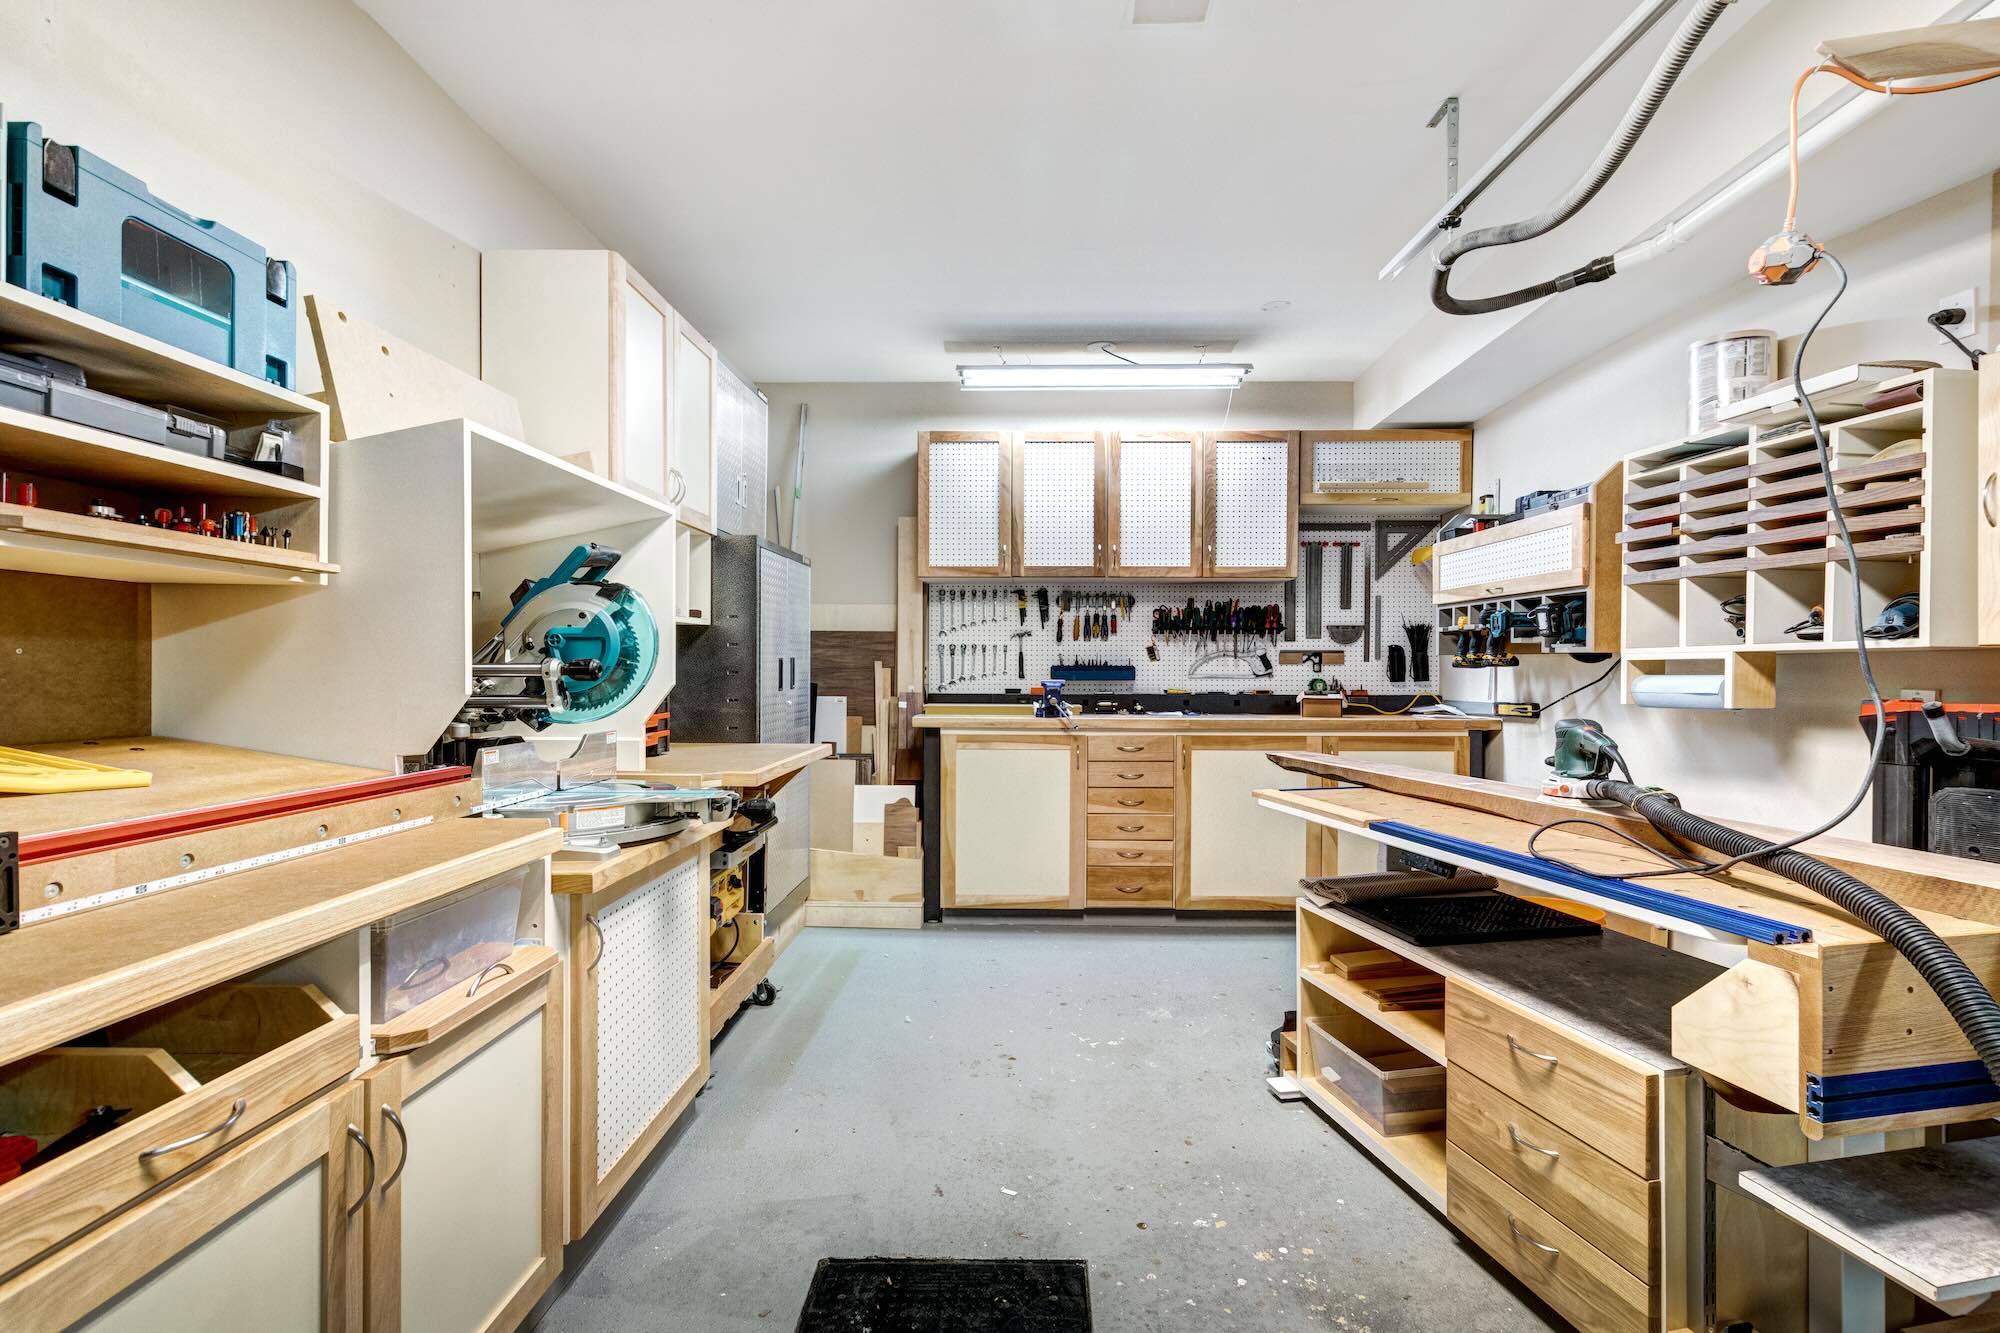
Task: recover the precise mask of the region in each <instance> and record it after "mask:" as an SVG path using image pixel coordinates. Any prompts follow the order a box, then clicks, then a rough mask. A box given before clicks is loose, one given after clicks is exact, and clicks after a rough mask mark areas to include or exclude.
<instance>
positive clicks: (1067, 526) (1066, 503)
mask: <svg viewBox="0 0 2000 1333" xmlns="http://www.w3.org/2000/svg"><path fill="white" fill-rule="evenodd" d="M1104 528H1105V515H1104V437H1103V436H1101V435H1094V434H1091V433H1090V432H1088V431H1070V432H1067V433H1062V434H1048V433H1029V434H1026V435H1023V436H1022V437H1021V438H1020V439H1019V440H1017V441H1016V442H1015V444H1014V530H1015V531H1016V532H1017V533H1019V534H1020V547H1021V557H1020V562H1019V564H1018V565H1017V566H1016V569H1017V571H1018V572H1019V573H1021V574H1024V575H1030V576H1033V575H1047V576H1055V575H1071V576H1075V575H1091V574H1101V573H1103V572H1104V540H1105V534H1104Z"/></svg>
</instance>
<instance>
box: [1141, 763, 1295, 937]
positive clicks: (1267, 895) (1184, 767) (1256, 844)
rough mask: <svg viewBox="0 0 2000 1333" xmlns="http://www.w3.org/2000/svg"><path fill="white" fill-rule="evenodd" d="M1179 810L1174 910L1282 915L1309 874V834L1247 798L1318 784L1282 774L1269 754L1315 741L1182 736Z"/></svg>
mask: <svg viewBox="0 0 2000 1333" xmlns="http://www.w3.org/2000/svg"><path fill="white" fill-rule="evenodd" d="M1180 743H1181V763H1180V776H1179V804H1180V811H1181V834H1180V844H1179V855H1178V856H1177V858H1176V859H1177V860H1178V861H1179V863H1180V870H1181V878H1180V885H1179V889H1178V891H1177V892H1176V894H1175V896H1174V906H1176V907H1178V908H1181V909H1182V910H1190V909H1192V910H1232V911H1241V910H1244V909H1262V908H1270V909H1274V910H1275V909H1280V908H1282V909H1284V910H1287V911H1289V910H1290V909H1291V906H1292V904H1293V902H1294V901H1295V900H1296V899H1297V898H1298V896H1299V880H1300V878H1301V877H1302V876H1304V875H1305V874H1306V873H1307V872H1308V869H1309V866H1308V864H1307V851H1308V847H1309V846H1310V845H1311V844H1312V843H1313V842H1314V841H1316V839H1314V838H1313V837H1312V836H1311V834H1312V832H1313V830H1312V829H1311V828H1310V826H1308V825H1306V824H1304V822H1303V821H1301V820H1299V819H1296V818H1294V817H1292V816H1291V815H1286V814H1280V813H1279V812H1278V811H1276V810H1267V809H1265V808H1264V807H1263V806H1261V805H1259V804H1258V803H1257V801H1256V799H1255V798H1254V797H1253V796H1252V795H1251V793H1252V792H1255V791H1258V790H1260V789H1263V788H1272V787H1299V786H1313V785H1318V782H1317V780H1315V781H1314V782H1307V781H1306V780H1305V779H1303V778H1302V777H1301V776H1300V775H1299V774H1297V773H1291V772H1287V771H1286V770H1284V769H1282V768H1279V767H1278V766H1277V765H1276V764H1274V763H1272V762H1271V761H1270V760H1269V759H1267V758H1265V755H1266V754H1267V753H1269V752H1270V751H1272V750H1304V751H1308V752H1317V751H1319V750H1320V749H1321V748H1322V747H1321V738H1320V737H1317V736H1300V735H1297V734H1292V735H1282V736H1200V735H1196V736H1183V737H1181V742H1180Z"/></svg>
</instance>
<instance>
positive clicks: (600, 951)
mask: <svg viewBox="0 0 2000 1333" xmlns="http://www.w3.org/2000/svg"><path fill="white" fill-rule="evenodd" d="M583 919H584V923H585V924H586V925H588V926H589V927H590V928H591V929H592V930H594V931H596V932H597V956H596V957H595V958H592V959H591V960H590V966H589V967H586V968H585V969H583V970H584V971H586V972H595V971H596V970H597V965H598V964H599V963H601V962H603V961H604V947H605V946H604V927H603V925H601V924H600V923H599V922H598V920H597V913H595V912H586V913H585V914H584V918H583Z"/></svg>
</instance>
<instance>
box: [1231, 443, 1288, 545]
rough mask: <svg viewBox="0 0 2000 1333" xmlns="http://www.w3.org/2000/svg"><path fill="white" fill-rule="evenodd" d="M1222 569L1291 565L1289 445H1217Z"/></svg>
mask: <svg viewBox="0 0 2000 1333" xmlns="http://www.w3.org/2000/svg"><path fill="white" fill-rule="evenodd" d="M1214 447H1215V530H1216V531H1217V532H1218V533H1220V534H1223V535H1222V536H1221V537H1220V538H1219V539H1218V540H1217V541H1216V544H1215V564H1214V568H1217V569H1269V568H1271V567H1272V566H1273V565H1283V564H1284V563H1285V538H1286V531H1287V528H1288V526H1289V523H1290V517H1289V516H1290V512H1291V472H1292V470H1291V467H1290V466H1289V455H1290V453H1291V448H1292V445H1291V442H1290V441H1289V440H1282V439H1280V440H1217V441H1216V442H1215V446H1214Z"/></svg>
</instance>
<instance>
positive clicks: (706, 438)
mask: <svg viewBox="0 0 2000 1333" xmlns="http://www.w3.org/2000/svg"><path fill="white" fill-rule="evenodd" d="M670 448H671V450H672V457H673V466H674V467H676V468H678V469H680V473H681V477H682V479H683V480H684V481H685V482H686V484H687V491H686V494H685V495H684V496H683V497H682V499H681V501H680V504H681V512H682V514H683V515H684V516H685V517H686V518H687V520H688V521H689V522H690V523H692V524H694V525H695V526H697V527H699V528H701V529H702V530H703V531H712V530H713V528H714V525H715V519H714V515H715V353H714V352H713V351H711V350H710V349H709V346H708V344H707V343H706V342H705V341H703V340H702V338H701V335H700V334H698V333H696V332H694V330H692V329H690V328H688V327H686V326H685V325H682V326H680V327H679V328H678V330H677V331H676V333H675V335H674V390H673V435H672V439H671V441H670Z"/></svg>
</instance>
